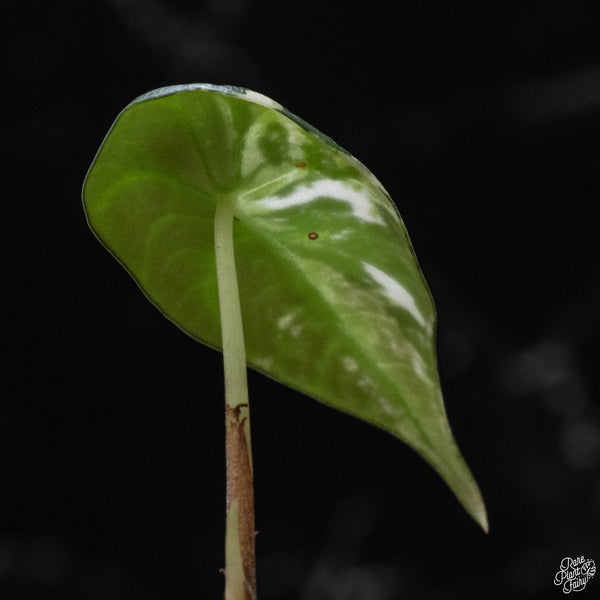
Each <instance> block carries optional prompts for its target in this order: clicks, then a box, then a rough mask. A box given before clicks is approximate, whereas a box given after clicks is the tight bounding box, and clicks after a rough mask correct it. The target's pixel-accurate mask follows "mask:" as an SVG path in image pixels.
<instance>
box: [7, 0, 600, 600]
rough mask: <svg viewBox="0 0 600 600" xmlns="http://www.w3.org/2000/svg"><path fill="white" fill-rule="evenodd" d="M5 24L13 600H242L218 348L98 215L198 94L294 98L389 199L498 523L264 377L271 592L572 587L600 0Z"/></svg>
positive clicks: (326, 5) (599, 172)
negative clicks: (152, 299) (143, 143)
mask: <svg viewBox="0 0 600 600" xmlns="http://www.w3.org/2000/svg"><path fill="white" fill-rule="evenodd" d="M1 10H2V17H3V18H2V28H3V30H4V31H3V35H2V43H3V45H4V49H3V57H4V61H3V70H4V71H5V74H4V76H3V80H4V82H5V85H6V87H5V91H4V93H3V95H2V103H3V114H4V121H3V122H4V125H3V129H4V131H5V135H4V136H3V139H4V140H5V141H4V143H3V144H2V148H1V151H2V157H3V160H2V164H3V167H4V172H5V183H6V189H5V192H4V197H3V206H4V210H3V213H2V214H3V220H2V223H3V226H2V235H1V236H0V240H1V244H2V248H3V252H2V256H3V269H2V275H3V277H2V290H3V292H2V296H3V298H4V312H3V314H4V320H3V321H4V326H3V330H4V335H2V344H3V346H4V348H5V350H4V359H3V361H2V377H1V380H0V597H1V598H2V599H3V600H17V599H19V600H20V599H23V600H55V599H56V600H58V599H61V600H68V599H71V598H73V599H75V598H76V599H81V600H99V599H105V598H110V599H111V600H133V599H138V598H144V600H163V599H171V598H183V597H188V598H220V597H222V588H223V576H222V575H221V574H220V572H219V569H220V568H221V567H222V566H223V558H222V556H223V532H224V456H223V454H224V451H223V400H222V371H221V359H220V355H218V354H217V353H215V352H213V351H211V350H208V349H206V348H204V347H202V346H200V345H199V344H196V343H195V342H193V341H192V340H191V339H189V338H187V337H186V336H185V335H184V334H182V333H181V332H180V331H179V330H177V329H176V328H175V327H174V326H173V325H171V324H170V323H169V322H168V321H167V320H166V319H164V318H163V317H162V316H161V315H160V314H159V313H158V311H156V310H155V309H154V308H153V307H152V306H151V305H150V304H149V303H148V302H147V301H146V300H145V299H144V297H143V295H142V294H141V293H140V292H139V291H138V289H137V288H136V286H135V284H134V283H133V281H132V280H131V279H130V278H129V276H128V275H127V274H126V273H125V271H123V270H122V269H121V268H120V267H119V266H118V265H117V263H116V262H115V261H114V260H113V259H112V258H111V257H110V256H109V254H108V253H107V252H106V251H105V250H104V249H103V248H102V247H101V246H100V244H99V243H98V242H97V241H96V240H95V239H94V237H93V236H92V234H91V233H90V231H89V230H88V228H87V225H86V223H85V219H84V215H83V211H82V209H81V203H80V189H81V184H82V181H83V178H84V176H85V173H86V170H87V168H88V166H89V164H90V162H91V160H92V158H93V156H94V154H95V152H96V150H97V148H98V146H99V145H100V143H101V141H102V138H103V136H104V135H105V133H106V131H107V130H108V128H109V126H110V125H111V123H112V121H113V119H114V118H115V116H116V115H117V113H118V112H119V111H120V110H121V109H122V108H123V107H124V106H125V105H126V104H127V103H128V102H130V101H131V100H133V99H134V98H135V97H136V96H138V95H140V94H141V93H143V92H146V91H148V90H150V89H153V88H156V87H160V86H163V85H169V84H176V83H186V82H210V83H217V84H235V85H241V86H246V87H249V88H251V89H254V90H256V91H260V92H262V93H263V94H266V95H268V96H270V97H272V98H274V99H275V100H277V101H279V102H280V103H282V104H283V105H284V106H286V107H287V108H289V109H290V110H291V111H292V112H295V113H296V114H298V115H300V116H302V117H303V118H304V119H306V120H307V121H308V122H309V123H311V124H312V125H314V126H315V127H317V128H319V129H321V130H322V131H323V132H325V133H326V134H327V135H329V136H330V137H332V138H333V139H334V140H336V141H337V142H338V143H339V144H340V145H341V146H343V147H345V148H346V149H348V150H349V151H350V152H352V153H353V154H354V155H355V156H356V157H357V158H359V159H360V160H361V161H362V162H364V163H365V164H366V165H367V166H368V167H369V168H370V169H371V170H372V171H373V172H374V173H375V175H376V176H377V177H378V178H379V179H380V181H381V182H382V183H383V184H384V186H385V187H386V188H387V190H388V191H389V192H390V194H391V196H392V198H394V200H395V202H396V203H397V205H398V207H399V209H400V212H401V214H402V216H403V218H404V221H405V223H406V225H407V227H408V230H409V232H410V235H411V238H412V241H413V244H414V246H415V249H416V252H417V255H418V257H419V259H420V262H421V265H422V268H423V271H424V273H425V276H426V278H427V280H428V282H429V284H430V287H431V289H432V292H433V295H434V297H435V299H436V303H437V306H438V313H439V326H438V351H439V362H440V372H441V377H442V385H443V389H444V394H445V401H446V407H447V411H448V415H449V420H450V424H451V426H452V427H453V430H454V433H455V436H456V438H457V440H458V443H459V445H460V447H461V449H462V451H463V453H464V455H465V457H466V459H467V462H468V463H469V465H470V466H471V468H472V470H473V472H474V473H475V476H476V478H477V480H478V482H479V484H480V486H481V489H482V491H483V495H484V497H485V499H486V503H487V507H488V512H489V519H490V525H491V531H490V533H489V534H487V535H485V534H483V533H482V532H481V531H480V530H479V529H478V528H477V526H476V525H475V524H474V523H473V522H472V521H471V520H470V519H469V518H468V517H467V515H466V514H464V511H463V510H462V508H461V507H460V506H459V504H458V502H457V501H456V500H455V499H454V498H453V496H452V495H451V493H450V492H449V490H448V489H447V488H446V487H445V485H444V484H443V483H442V482H441V480H440V479H439V478H438V476H437V475H436V474H435V473H434V472H433V471H432V470H431V469H430V468H429V467H428V466H427V465H426V464H425V463H424V461H423V460H422V459H420V458H419V457H418V456H417V455H416V454H414V453H413V452H412V451H411V450H409V449H408V448H407V447H405V446H404V445H403V444H401V443H399V442H398V441H397V440H395V439H394V438H392V437H391V436H389V435H387V434H385V433H383V432H380V431H378V430H376V429H374V428H372V427H370V426H368V425H365V424H363V423H361V422H358V421H356V420H354V419H352V418H350V417H348V416H345V415H343V414H338V413H336V412H334V411H333V410H331V409H329V408H326V407H324V406H321V405H319V404H317V403H316V402H314V401H313V400H310V399H308V398H305V397H303V396H302V395H300V394H297V393H295V392H293V391H290V390H286V389H284V388H282V387H281V386H279V385H278V384H276V383H274V382H272V381H270V380H268V379H266V378H264V377H262V376H260V375H257V374H254V373H251V375H250V389H251V400H252V419H253V421H252V427H253V446H254V459H255V472H256V512H257V527H258V529H259V531H260V534H259V536H258V538H257V552H258V582H259V597H260V598H261V600H288V599H289V600H292V599H293V600H309V599H310V600H405V599H415V600H416V599H427V600H437V599H440V600H441V599H453V598H460V599H462V600H465V599H483V598H485V599H495V598H502V599H506V598H511V599H512V598H514V599H519V600H520V599H541V598H559V597H561V596H563V593H562V591H561V590H560V589H559V588H558V587H556V586H554V584H553V579H554V574H555V573H556V571H557V570H558V568H559V563H560V561H561V559H562V558H563V557H565V556H581V555H583V556H585V557H586V558H591V559H594V560H596V562H598V561H600V402H599V394H600V377H599V369H598V357H599V356H600V348H599V346H600V317H599V313H598V306H599V304H600V302H599V301H600V261H599V259H600V241H599V236H598V222H599V217H600V209H599V200H600V38H599V36H598V31H600V3H599V2H597V1H592V0H588V1H580V0H570V1H565V0H546V1H543V2H542V1H539V0H538V1H530V2H523V1H519V2H511V1H506V0H504V1H503V2H497V1H495V0H494V1H490V2H475V1H470V0H469V1H466V2H459V3H456V2H440V1H425V2H419V3H392V2H378V1H372V2H369V3H354V4H353V3H347V2H337V1H332V2H322V3H317V2H308V3H291V2H281V1H279V2H277V1H274V0H268V1H258V0H209V1H202V0H195V1H194V2H192V1H183V0H179V1H169V2H167V1H166V0H103V1H102V0H96V1H92V2H88V3H81V2H69V1H66V2H58V3H48V2H28V3H25V2H22V3H9V4H7V5H6V6H4V7H3V8H2V9H1ZM19 182H20V183H19ZM19 186H21V187H19ZM7 334H8V335H7ZM599 590H600V576H596V578H595V579H592V580H591V581H590V582H589V584H588V586H587V588H586V589H585V590H584V591H583V593H582V597H583V598H592V597H597V594H598V591H599Z"/></svg>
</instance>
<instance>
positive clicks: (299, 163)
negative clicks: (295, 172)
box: [296, 160, 306, 169]
mask: <svg viewBox="0 0 600 600" xmlns="http://www.w3.org/2000/svg"><path fill="white" fill-rule="evenodd" d="M296 166H297V167H298V168H299V169H306V163H305V162H304V161H303V160H301V161H300V162H297V163H296Z"/></svg>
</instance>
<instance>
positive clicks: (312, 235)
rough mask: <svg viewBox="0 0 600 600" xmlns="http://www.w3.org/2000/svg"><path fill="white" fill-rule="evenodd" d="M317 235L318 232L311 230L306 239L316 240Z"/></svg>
mask: <svg viewBox="0 0 600 600" xmlns="http://www.w3.org/2000/svg"><path fill="white" fill-rule="evenodd" d="M318 237H319V234H318V233H315V232H314V231H311V232H310V233H309V234H308V239H309V240H316V239H317V238H318Z"/></svg>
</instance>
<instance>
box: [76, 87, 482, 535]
mask: <svg viewBox="0 0 600 600" xmlns="http://www.w3.org/2000/svg"><path fill="white" fill-rule="evenodd" d="M83 198H84V206H85V210H86V213H87V218H88V222H89V224H90V226H91V228H92V230H93V231H94V233H95V234H96V236H97V237H98V238H99V239H100V241H101V242H102V243H103V244H104V245H105V246H106V247H107V249H108V250H109V251H110V252H112V254H113V255H114V256H115V257H116V258H117V259H118V260H119V261H120V262H121V264H122V265H123V266H124V267H125V268H126V269H127V270H128V271H129V272H130V274H131V275H132V276H133V277H134V279H135V280H136V282H137V284H138V285H139V286H140V287H141V289H142V290H143V291H144V293H145V294H146V296H147V297H148V298H149V299H150V301H151V302H153V303H154V304H155V305H156V307H157V308H158V309H159V310H160V311H161V312H162V313H163V314H164V315H165V316H166V317H168V318H169V319H171V320H172V321H173V322H174V323H175V324H176V325H178V326H179V327H180V328H181V329H182V330H183V331H185V332H186V333H187V334H189V335H190V336H192V337H193V338H195V339H197V340H198V341H200V342H203V343H204V344H207V345H209V346H212V347H213V348H217V349H220V345H221V330H220V317H219V309H218V298H217V282H216V273H215V255H214V239H213V219H214V214H215V206H216V203H217V202H219V200H220V199H223V198H234V199H235V202H236V210H235V219H236V220H235V222H234V236H235V247H236V261H237V269H238V279H239V287H240V298H241V304H242V313H243V320H244V332H245V338H246V346H247V358H248V364H249V365H250V366H251V367H253V368H254V369H256V370H258V371H261V372H262V373H265V374H266V375H268V376H270V377H272V378H274V379H276V380H278V381H280V382H282V383H284V384H286V385H288V386H290V387H293V388H295V389H298V390H300V391H302V392H304V393H305V394H307V395H309V396H312V397H313V398H315V399H317V400H319V401H321V402H323V403H325V404H328V405H329V406H332V407H334V408H336V409H339V410H341V411H345V412H347V413H350V414H352V415H354V416H356V417H359V418H361V419H364V420H365V421H368V422H370V423H372V424H374V425H376V426H378V427H381V428H382V429H385V430H387V431H389V432H390V433H392V434H394V435H395V436H397V437H398V438H400V439H401V440H403V441H405V442H406V443H407V444H409V445H410V446H412V447H413V448H414V449H415V450H416V451H417V452H418V453H419V454H421V455H422V456H423V457H424V458H425V459H426V460H427V461H428V462H429V463H430V464H431V465H432V466H433V467H434V468H435V469H436V470H437V471H438V473H439V474H440V475H441V476H442V477H443V478H444V480H445V481H446V482H447V483H448V485H449V486H450V488H451V489H452V490H453V491H454V493H455V494H456V496H457V497H458V499H459V500H460V501H461V502H462V504H463V505H464V507H465V508H466V510H467V511H468V512H469V513H470V514H471V515H472V516H473V517H474V518H475V520H476V521H477V522H478V523H479V524H480V525H481V526H482V527H483V528H484V529H486V528H487V520H486V515H485V508H484V505H483V501H482V499H481V496H480V493H479V490H478V488H477V485H476V484H475V482H474V480H473V477H472V475H471V473H470V471H469V469H468V467H467V466H466V464H465V462H464V460H463V458H462V457H461V455H460V453H459V450H458V448H457V446H456V444H455V442H454V439H453V437H452V433H451V431H450V428H449V425H448V423H447V419H446V414H445V410H444V405H443V401H442V395H441V390H440V384H439V377H438V373H437V365H436V356H435V308H434V304H433V301H432V299H431V295H430V293H429V289H428V287H427V284H426V283H425V280H424V278H423V275H422V273H421V270H420V268H419V265H418V263H417V260H416V258H415V255H414V252H413V249H412V246H411V243H410V240H409V237H408V234H407V232H406V229H405V227H404V225H403V223H402V220H401V218H400V215H399V213H398V211H397V209H396V206H395V205H394V203H393V202H392V201H391V199H390V197H389V196H388V194H387V192H386V191H385V190H384V188H383V187H382V185H381V184H380V183H379V182H378V181H377V179H376V178H375V177H374V175H373V174H372V173H371V172H370V171H369V170H368V169H367V168H366V167H365V166H364V165H362V164H361V163H360V162H359V161H358V160H356V159H355V158H354V157H352V156H351V155H350V154H348V153H347V152H346V151H344V150H343V149H341V148H340V147H339V146H337V145H336V144H335V143H334V142H333V141H332V140H330V139H329V138H327V137H326V136H324V135H323V134H321V133H320V132H318V131H317V130H315V129H314V128H313V127H311V126H310V125H308V124H307V123H305V122H304V121H303V120H302V119H300V118H298V117H296V116H295V115H293V114H291V113H289V112H288V111H287V110H285V109H284V108H283V107H281V106H280V105H279V104H277V103H275V102H274V101H272V100H270V99H268V98H266V97H265V96H262V95H260V94H257V93H255V92H251V91H249V90H245V89H241V88H233V87H217V86H211V85H203V84H198V85H187V86H175V87H169V88H163V89H159V90H156V91H153V92H150V93H149V94H146V95H144V96H141V97H140V98H138V99H137V100H135V101H134V102H132V103H131V104H130V105H129V106H127V107H126V108H125V109H124V110H123V112H122V113H121V114H120V115H119V116H118V118H117V120H116V121H115V123H114V125H113V126H112V128H111V129H110V131H109V133H108V135H107V136H106V139H105V140H104V142H103V144H102V146H101V148H100V150H99V152H98V154H97V156H96V158H95V159H94V161H93V163H92V166H91V168H90V170H89V172H88V175H87V178H86V181H85V184H84V191H83Z"/></svg>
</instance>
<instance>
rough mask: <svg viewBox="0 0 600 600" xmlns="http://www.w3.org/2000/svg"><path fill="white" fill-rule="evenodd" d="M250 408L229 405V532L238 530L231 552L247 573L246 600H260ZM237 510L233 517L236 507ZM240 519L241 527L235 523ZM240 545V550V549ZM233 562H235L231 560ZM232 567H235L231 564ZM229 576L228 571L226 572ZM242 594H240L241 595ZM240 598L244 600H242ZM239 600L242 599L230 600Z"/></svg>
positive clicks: (244, 598) (245, 579)
mask: <svg viewBox="0 0 600 600" xmlns="http://www.w3.org/2000/svg"><path fill="white" fill-rule="evenodd" d="M248 419H249V417H248V405H247V404H245V405H244V404H242V405H239V406H236V407H235V408H231V407H230V406H229V405H227V404H226V405H225V432H226V434H225V448H226V462H227V521H228V525H227V527H228V529H229V528H233V529H234V530H237V538H238V539H237V542H236V541H235V539H232V536H231V535H230V536H229V540H228V545H229V546H232V548H230V551H233V552H238V550H237V548H239V555H240V556H239V560H241V568H242V573H243V584H244V585H243V588H244V591H243V596H242V597H241V598H243V600H256V556H255V544H254V538H255V528H254V482H253V476H252V458H251V451H250V443H249V439H250V438H249V432H250V429H249V423H248ZM234 501H237V502H236V503H235V509H236V510H235V511H234V513H233V514H230V512H231V508H232V504H233V502H234ZM231 518H234V519H235V518H237V527H236V524H235V523H231V522H230V521H231ZM236 546H237V548H236ZM228 562H231V561H228ZM228 568H235V567H232V565H229V566H228ZM226 577H227V572H226ZM232 595H233V593H232ZM238 595H239V592H238ZM241 598H240V600H241ZM226 600H238V598H231V599H230V598H226Z"/></svg>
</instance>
